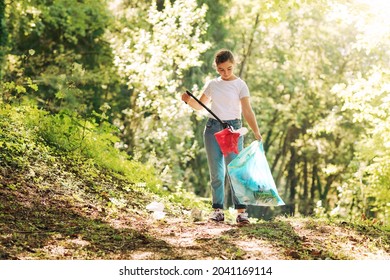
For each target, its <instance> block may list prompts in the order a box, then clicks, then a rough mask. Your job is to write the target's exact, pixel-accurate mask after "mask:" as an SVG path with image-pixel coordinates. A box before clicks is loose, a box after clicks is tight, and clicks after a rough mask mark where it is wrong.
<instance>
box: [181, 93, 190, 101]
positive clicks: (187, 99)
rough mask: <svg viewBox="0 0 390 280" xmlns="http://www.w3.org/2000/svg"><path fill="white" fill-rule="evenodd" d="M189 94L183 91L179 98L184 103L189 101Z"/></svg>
mask: <svg viewBox="0 0 390 280" xmlns="http://www.w3.org/2000/svg"><path fill="white" fill-rule="evenodd" d="M190 99H191V96H189V95H188V94H187V93H183V94H182V96H181V100H183V101H184V102H185V103H186V104H187V103H188V102H189V101H190Z"/></svg>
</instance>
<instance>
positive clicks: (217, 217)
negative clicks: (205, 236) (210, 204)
mask: <svg viewBox="0 0 390 280" xmlns="http://www.w3.org/2000/svg"><path fill="white" fill-rule="evenodd" d="M210 220H213V221H215V222H223V221H224V220H225V215H224V214H223V212H222V211H221V209H216V210H214V212H213V213H211V215H210Z"/></svg>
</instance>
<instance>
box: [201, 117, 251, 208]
mask: <svg viewBox="0 0 390 280" xmlns="http://www.w3.org/2000/svg"><path fill="white" fill-rule="evenodd" d="M224 122H227V123H228V124H230V125H231V126H232V127H233V128H234V129H239V128H241V126H242V122H241V120H240V119H235V120H228V121H224ZM221 130H223V127H222V125H221V123H220V122H218V121H217V120H214V119H212V118H209V119H208V121H207V124H206V127H205V130H204V133H203V140H204V144H205V148H206V153H207V162H208V164H209V172H210V181H211V194H212V203H213V205H212V207H213V208H214V209H217V208H219V209H223V208H224V207H223V205H224V200H225V176H226V178H227V180H226V182H227V183H228V184H229V186H230V189H231V192H232V197H233V204H234V208H235V209H245V208H246V205H243V204H239V202H238V199H237V197H236V196H235V194H234V190H233V188H232V187H231V185H232V184H231V181H230V177H229V174H228V173H227V172H226V170H227V165H228V164H229V163H230V162H231V161H232V160H233V159H234V158H235V157H236V156H237V154H235V153H230V154H228V155H227V156H226V157H224V156H223V154H222V152H221V149H220V147H219V144H218V142H217V140H216V139H215V136H214V133H216V132H218V131H221ZM243 143H244V137H243V136H240V138H239V139H238V150H239V151H241V150H242V147H243Z"/></svg>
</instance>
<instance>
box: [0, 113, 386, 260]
mask: <svg viewBox="0 0 390 280" xmlns="http://www.w3.org/2000/svg"><path fill="white" fill-rule="evenodd" d="M0 113H1V114H0V125H1V126H0V128H1V130H0V152H1V153H0V156H1V157H0V162H1V165H0V259H3V260H6V259H11V260H24V259H39V260H40V259H88V260H90V259H131V260H157V259H169V260H193V259H198V260H205V259H222V260H245V259H252V260H253V259H268V260H290V259H301V260H302V259H303V260H312V259H348V260H349V259H351V260H352V259H357V260H360V259H386V260H388V259H390V232H389V231H388V230H385V229H384V228H383V227H381V226H380V225H377V224H373V223H372V222H364V221H362V222H360V223H359V224H352V223H349V222H343V221H337V222H336V221H333V222H332V221H327V220H319V219H314V218H293V217H275V218H274V219H273V220H270V221H264V220H258V221H253V223H252V224H251V225H248V226H245V227H237V226H236V224H235V223H234V221H233V218H232V217H233V215H232V214H231V213H229V210H226V217H227V221H226V222H225V223H223V224H215V223H211V222H208V221H207V212H208V211H209V210H210V209H209V205H208V204H206V203H203V202H202V200H201V199H200V198H197V197H195V196H194V194H191V193H187V192H185V191H184V190H180V189H177V190H176V191H175V192H170V191H164V190H162V188H161V187H159V184H158V182H159V180H158V179H157V178H156V175H153V172H152V171H153V170H150V169H148V168H146V167H144V166H143V165H142V164H140V163H135V162H133V163H129V162H124V161H122V163H121V164H123V166H117V165H118V164H117V162H120V161H115V160H114V159H113V158H110V157H114V156H115V155H116V154H115V153H114V152H110V153H109V154H107V155H106V154H104V153H106V151H107V149H108V148H107V147H108V144H107V143H106V142H104V141H103V140H101V143H100V142H99V141H95V142H93V143H92V144H90V146H88V145H87V144H88V143H83V144H84V145H83V150H82V152H77V153H74V152H70V151H64V150H63V149H62V150H61V149H59V148H58V147H63V146H60V145H59V143H61V144H62V145H64V143H65V144H72V142H70V140H72V139H73V140H72V141H73V142H75V141H76V140H77V141H79V140H78V138H71V136H73V137H74V135H76V134H77V130H76V128H77V127H76V128H74V127H73V128H72V129H73V134H72V135H69V136H67V137H68V138H66V139H65V138H64V137H63V135H64V133H63V132H62V131H64V126H65V124H64V122H63V121H64V120H67V119H66V117H64V116H63V117H60V118H55V119H51V120H55V121H56V122H53V123H48V122H46V123H45V122H44V121H43V120H45V121H47V119H46V118H47V117H45V116H42V115H41V114H40V112H38V111H36V110H34V109H31V108H29V109H20V108H17V109H15V108H9V107H8V108H6V109H4V110H2V111H0ZM42 123H44V124H45V126H44V132H45V133H42V131H43V129H42V127H40V125H41V124H42ZM69 123H70V122H66V125H68V124H69ZM50 125H51V126H50ZM59 128H61V129H59ZM50 129H52V130H50ZM55 129H56V130H55ZM81 129H83V128H81ZM90 131H92V132H93V129H90ZM49 132H50V133H51V134H50V135H49V134H48V133H49ZM92 132H91V133H92ZM49 136H50V137H49ZM83 136H85V131H83ZM89 137H91V139H98V140H99V137H102V139H104V137H106V136H105V135H104V134H103V135H102V134H99V135H98V134H96V135H92V136H89ZM69 139H70V140H69ZM82 139H83V138H82ZM48 140H50V141H48ZM59 140H61V141H62V142H59ZM56 141H57V142H56ZM64 141H68V142H64ZM83 141H85V140H83ZM99 143H100V144H99ZM99 145H100V146H99ZM69 146H71V145H69ZM96 151H98V152H96ZM102 153H103V154H102ZM91 154H92V155H94V156H90V155H91ZM105 161H110V162H111V161H112V162H114V164H111V166H114V167H115V168H112V169H110V168H109V167H110V165H109V164H106V162H105ZM153 201H157V202H161V203H163V204H164V206H165V208H164V211H165V213H166V216H165V218H163V219H160V220H156V219H154V218H153V215H152V213H151V212H150V211H148V209H147V208H146V207H147V205H148V204H150V203H151V202H153Z"/></svg>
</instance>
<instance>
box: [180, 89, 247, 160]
mask: <svg viewBox="0 0 390 280" xmlns="http://www.w3.org/2000/svg"><path fill="white" fill-rule="evenodd" d="M186 93H187V94H188V95H189V96H191V97H192V98H193V99H195V101H196V102H198V103H199V104H200V105H201V106H202V107H203V108H205V109H206V110H207V111H208V112H209V113H210V114H211V115H212V116H213V117H214V118H215V119H216V120H217V121H218V122H220V123H221V125H222V127H223V130H221V131H219V132H217V133H215V134H214V136H215V139H216V140H217V142H218V145H219V147H220V148H221V151H222V153H223V155H224V156H226V155H228V154H229V153H236V154H238V138H239V137H240V133H239V132H235V131H234V130H233V127H232V126H231V125H229V124H228V123H226V122H224V121H222V120H221V119H220V118H218V116H217V115H215V114H214V112H213V111H211V110H210V109H209V108H208V107H207V106H206V105H204V104H203V103H202V102H201V101H200V100H199V99H198V98H196V97H195V96H194V95H193V94H192V93H191V92H189V91H188V90H186Z"/></svg>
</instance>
